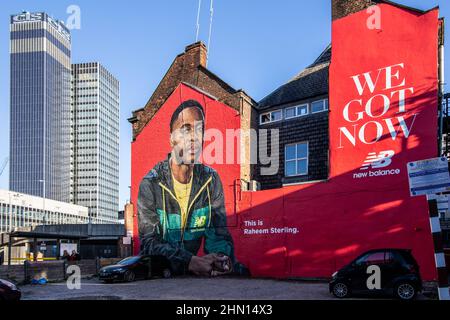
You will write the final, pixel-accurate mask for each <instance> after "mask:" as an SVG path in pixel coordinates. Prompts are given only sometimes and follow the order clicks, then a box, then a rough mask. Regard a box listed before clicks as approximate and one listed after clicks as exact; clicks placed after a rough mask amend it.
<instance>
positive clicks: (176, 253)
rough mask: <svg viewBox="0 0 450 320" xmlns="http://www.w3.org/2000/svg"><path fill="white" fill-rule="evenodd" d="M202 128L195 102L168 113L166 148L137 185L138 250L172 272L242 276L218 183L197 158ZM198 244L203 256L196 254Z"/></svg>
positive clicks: (200, 109) (201, 113) (202, 115)
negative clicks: (165, 153) (162, 262)
mask: <svg viewBox="0 0 450 320" xmlns="http://www.w3.org/2000/svg"><path fill="white" fill-rule="evenodd" d="M204 126H205V112H204V109H203V107H202V105H201V104H200V103H199V102H197V101H195V100H187V101H185V102H183V103H181V104H180V105H179V106H178V107H177V108H176V110H175V111H174V113H173V115H172V117H171V121H170V146H171V149H172V150H171V152H170V153H169V155H168V158H167V159H166V160H164V161H162V162H160V163H158V164H157V165H156V166H155V167H154V168H153V169H152V170H151V171H150V172H149V173H148V174H147V175H146V176H145V177H144V179H143V180H142V182H141V184H140V188H139V194H138V224H139V236H140V240H141V254H146V255H161V256H164V257H166V258H167V259H168V260H169V262H170V265H171V267H172V271H173V272H174V273H175V274H185V273H192V274H195V275H198V276H220V275H225V274H232V273H233V274H243V273H246V271H245V270H246V268H245V267H243V266H242V265H241V264H239V263H238V262H237V261H236V259H235V256H234V245H233V239H232V237H231V235H230V233H229V231H228V228H227V221H226V211H225V202H224V193H223V187H222V182H221V180H220V177H219V175H218V174H217V172H216V171H215V170H214V169H212V168H210V167H208V166H206V165H204V164H201V163H200V162H199V159H200V156H201V153H202V150H203V142H204V141H203V136H204V130H205V127H204ZM150 152H151V151H150ZM202 243H203V244H204V245H203V247H204V253H205V255H204V256H199V255H198V254H199V250H200V248H201V246H202Z"/></svg>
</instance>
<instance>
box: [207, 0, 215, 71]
mask: <svg viewBox="0 0 450 320" xmlns="http://www.w3.org/2000/svg"><path fill="white" fill-rule="evenodd" d="M213 3H214V0H211V2H210V6H209V34H208V47H207V50H208V51H207V52H206V66H208V59H209V45H210V44H211V33H212V24H213V16H214V8H213Z"/></svg>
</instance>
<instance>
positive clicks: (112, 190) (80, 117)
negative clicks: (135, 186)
mask: <svg viewBox="0 0 450 320" xmlns="http://www.w3.org/2000/svg"><path fill="white" fill-rule="evenodd" d="M119 110H120V96H119V81H118V80H117V79H116V78H115V77H114V76H113V75H112V74H111V73H110V72H109V71H108V70H107V69H106V68H105V67H103V66H102V65H101V64H100V63H97V62H92V63H80V64H73V65H72V94H71V184H70V187H71V188H70V191H71V192H70V197H71V202H72V203H74V204H78V205H81V206H84V207H88V208H89V214H90V216H91V217H92V218H93V219H96V220H98V221H102V222H104V223H118V212H119V119H120V116H119Z"/></svg>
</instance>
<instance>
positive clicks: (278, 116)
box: [260, 110, 283, 124]
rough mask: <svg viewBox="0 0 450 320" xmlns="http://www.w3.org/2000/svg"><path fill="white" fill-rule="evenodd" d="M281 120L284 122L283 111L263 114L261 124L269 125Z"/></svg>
mask: <svg viewBox="0 0 450 320" xmlns="http://www.w3.org/2000/svg"><path fill="white" fill-rule="evenodd" d="M281 120H283V112H282V111H281V110H276V111H270V112H266V113H263V114H261V118H260V123H261V124H267V123H271V122H277V121H281Z"/></svg>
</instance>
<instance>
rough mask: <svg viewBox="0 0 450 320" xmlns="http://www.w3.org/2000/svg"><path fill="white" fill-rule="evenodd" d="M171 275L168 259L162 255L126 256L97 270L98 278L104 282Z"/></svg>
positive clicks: (129, 280)
mask: <svg viewBox="0 0 450 320" xmlns="http://www.w3.org/2000/svg"><path fill="white" fill-rule="evenodd" d="M171 276H172V271H171V269H170V264H169V261H168V260H167V259H166V258H165V257H162V256H133V257H128V258H125V259H123V260H121V261H119V262H118V263H117V264H114V265H110V266H106V267H103V268H101V269H100V271H99V279H100V280H103V281H105V282H113V281H115V280H118V281H127V282H132V281H134V280H136V279H149V278H151V277H164V278H170V277H171Z"/></svg>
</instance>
